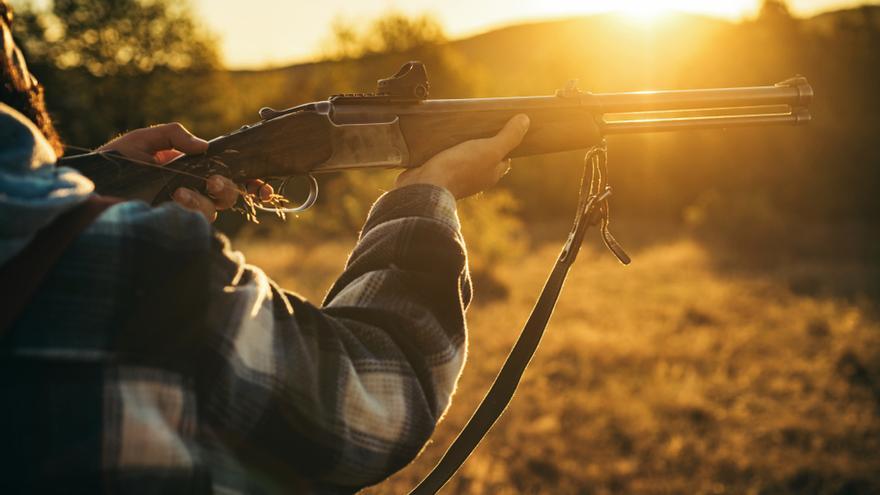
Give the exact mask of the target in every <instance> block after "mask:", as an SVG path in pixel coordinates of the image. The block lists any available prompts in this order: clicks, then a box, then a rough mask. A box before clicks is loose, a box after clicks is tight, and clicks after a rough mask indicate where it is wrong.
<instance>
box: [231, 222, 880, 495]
mask: <svg viewBox="0 0 880 495" xmlns="http://www.w3.org/2000/svg"><path fill="white" fill-rule="evenodd" d="M617 230H618V231H619V232H620V233H621V234H623V233H624V232H627V231H629V232H634V230H631V229H629V228H628V227H619V228H618V229H617ZM655 230H656V229H655ZM563 231H564V227H563V228H561V229H560V232H559V233H557V234H554V238H555V237H558V238H560V239H561V238H562V232H563ZM655 233H656V235H654V234H655ZM541 237H544V235H543V234H542V235H541ZM621 237H623V239H622V240H623V241H624V242H625V241H626V236H623V235H622V236H621ZM646 238H651V239H659V241H656V242H655V241H649V240H646V241H645V242H642V243H641V244H639V243H637V244H636V245H635V248H634V249H632V252H631V254H632V255H633V258H634V262H633V264H632V265H631V266H629V267H625V268H624V267H622V266H620V265H618V264H617V263H616V261H614V260H613V257H612V256H611V255H610V254H609V253H607V252H604V249H603V250H601V251H600V250H599V248H596V247H594V246H597V245H598V244H599V243H598V241H597V239H596V235H595V232H593V233H592V236H591V237H590V240H589V247H588V248H587V249H585V251H584V252H582V254H581V257H580V259H579V260H578V262H577V263H576V265H575V267H574V268H573V270H572V273H571V275H570V279H569V281H568V282H567V286H566V290H565V291H564V293H563V296H562V298H561V300H560V302H559V306H558V308H557V311H556V313H555V315H554V317H553V319H552V320H551V323H550V328H549V329H548V333H547V335H546V336H545V340H544V342H543V343H542V347H541V349H539V351H538V354H537V356H536V358H535V359H534V361H533V363H532V365H531V366H530V368H529V370H528V372H527V374H526V377H525V379H524V382H523V384H522V385H521V387H520V389H519V391H518V393H517V395H516V397H515V398H514V400H513V402H512V404H511V406H510V408H509V409H508V411H507V412H506V413H505V415H504V416H503V417H502V418H501V420H500V421H499V422H498V424H496V426H495V427H494V428H493V430H492V431H491V432H490V434H489V435H488V436H487V438H486V439H485V440H484V441H483V443H482V444H481V445H480V447H479V448H478V449H477V450H476V451H475V452H474V454H473V455H472V457H471V458H470V460H469V461H468V462H467V463H466V464H465V465H464V467H463V468H462V469H461V471H460V472H459V474H458V475H457V476H456V477H455V478H454V479H453V480H452V481H451V482H450V484H449V485H447V488H446V489H445V491H444V493H473V494H489V493H491V494H507V493H510V494H514V493H547V494H550V493H571V494H606V493H636V494H654V493H712V494H721V493H755V494H759V493H840V494H845V493H878V492H880V317H878V312H877V309H878V307H877V304H876V301H877V299H876V297H874V296H872V294H873V293H872V292H871V287H873V286H872V284H873V283H874V281H875V280H878V279H880V277H877V275H878V271H877V267H876V266H875V265H874V264H873V263H872V262H871V261H870V260H866V261H858V260H854V259H852V258H846V260H838V261H829V260H828V259H826V258H821V259H820V258H816V257H800V258H799V257H788V258H786V257H784V256H783V257H781V258H779V259H777V260H776V261H774V263H773V264H772V266H769V267H768V266H763V267H759V268H755V266H754V264H753V263H748V262H746V261H745V258H743V257H742V256H741V255H738V254H737V253H736V249H735V246H732V247H729V248H727V249H720V250H719V249H718V248H717V247H715V248H711V249H710V248H709V247H707V246H708V244H705V243H701V242H698V241H696V240H694V239H693V238H691V237H689V236H687V235H683V234H681V233H680V232H678V231H676V230H674V229H666V230H663V229H659V230H656V231H654V232H651V233H650V235H648V236H646ZM291 244H292V243H287V244H285V246H284V247H283V248H280V249H279V248H278V246H277V244H274V245H273V244H269V243H267V242H265V241H251V242H249V243H246V245H244V246H243V247H244V251H245V253H246V254H247V255H248V256H249V260H250V262H252V263H255V264H257V265H261V266H263V267H264V268H265V269H266V270H267V271H268V273H269V274H270V275H271V276H273V277H274V278H275V279H276V280H278V281H279V282H280V283H281V284H282V285H284V286H286V287H290V288H293V289H296V290H298V291H301V292H302V293H303V294H305V295H306V296H307V297H309V298H311V299H313V300H320V296H321V295H322V294H323V292H324V290H326V288H327V287H328V286H329V284H330V282H331V281H332V279H333V277H335V276H336V275H337V274H338V273H339V271H340V270H341V268H342V265H343V263H344V260H345V257H346V255H347V251H348V249H349V248H350V247H351V243H350V242H338V243H328V244H323V245H320V246H312V247H296V246H291ZM555 244H556V241H554V242H552V243H549V242H548V243H537V244H536V245H535V246H534V248H533V249H530V250H529V254H528V255H527V256H526V257H524V258H522V259H519V260H511V261H510V262H509V264H504V265H501V266H497V267H496V270H495V275H496V277H497V279H498V280H500V281H501V282H502V283H504V284H506V285H507V286H508V287H509V291H507V295H506V296H505V297H504V298H503V299H498V298H495V299H492V298H484V297H481V292H480V287H479V286H477V287H476V299H475V301H474V305H473V306H472V308H471V310H470V312H469V331H470V348H469V359H468V363H467V367H466V369H465V372H464V375H463V376H462V378H461V382H460V384H459V389H458V392H457V394H456V396H455V400H454V403H453V406H452V408H451V409H450V411H449V413H448V415H447V417H446V419H445V420H444V421H443V422H442V423H441V424H440V426H439V427H438V429H437V432H436V434H435V435H434V437H433V440H432V442H431V444H429V446H428V447H427V448H426V449H425V451H424V452H423V453H422V455H421V456H420V457H419V459H417V460H416V461H415V462H414V463H413V464H412V465H410V466H409V467H407V468H406V469H404V470H403V471H401V472H400V473H398V474H397V475H395V476H393V477H392V478H391V479H389V480H388V481H386V482H385V483H383V484H381V485H379V486H378V487H375V488H373V489H369V490H367V493H407V492H408V490H409V489H410V488H412V487H413V486H414V485H415V484H416V482H417V481H418V480H419V479H420V478H421V477H422V476H424V475H425V474H426V472H427V471H428V469H429V468H430V467H431V466H432V465H433V464H434V463H435V462H436V461H437V459H439V457H440V455H441V454H442V452H443V451H444V450H445V448H446V447H447V446H448V444H449V442H450V441H451V440H452V438H453V436H454V435H455V434H456V433H457V432H458V430H459V429H460V428H461V427H462V425H463V424H464V422H465V421H466V420H467V418H468V417H469V416H470V414H471V412H472V411H473V410H474V408H475V407H476V404H477V403H478V401H479V399H480V398H481V397H482V395H483V393H484V392H485V390H486V389H487V388H488V385H489V383H490V382H491V380H492V379H493V377H494V375H495V373H496V372H497V370H498V368H499V367H500V364H501V362H502V360H503V359H504V357H505V356H506V354H507V352H508V350H509V348H510V346H511V344H512V343H513V341H514V339H515V338H516V335H517V332H518V331H519V328H520V326H521V325H522V323H523V322H524V321H525V319H526V317H527V315H528V312H529V310H530V309H531V306H532V304H533V302H534V299H535V297H536V296H537V293H538V291H539V290H540V287H541V285H542V283H543V280H544V277H545V276H546V274H547V272H548V270H549V267H550V265H551V263H552V262H553V260H554V259H555V256H556V254H557V249H558V247H557V246H556V245H555ZM759 265H760V264H759Z"/></svg>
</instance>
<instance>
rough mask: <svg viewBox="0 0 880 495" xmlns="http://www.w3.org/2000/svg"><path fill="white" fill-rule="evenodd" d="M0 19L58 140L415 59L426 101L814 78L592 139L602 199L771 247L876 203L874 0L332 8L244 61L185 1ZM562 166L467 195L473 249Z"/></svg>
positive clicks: (503, 240) (363, 185) (248, 107)
mask: <svg viewBox="0 0 880 495" xmlns="http://www.w3.org/2000/svg"><path fill="white" fill-rule="evenodd" d="M17 19H18V20H17V21H16V23H15V29H16V35H17V37H18V39H19V41H21V42H22V45H23V47H24V49H25V51H26V53H27V54H28V57H29V60H31V63H32V64H33V66H34V70H35V72H36V74H37V75H38V77H40V78H41V80H42V81H43V82H44V84H45V85H46V89H47V95H48V97H49V106H50V109H51V110H52V112H53V114H54V115H55V117H56V119H57V125H58V127H59V129H60V131H61V133H62V136H63V137H64V138H66V139H67V140H68V142H70V143H72V144H77V145H80V146H96V145H98V144H100V143H102V142H104V141H106V140H107V139H108V138H110V137H111V136H112V135H113V134H115V133H118V132H121V131H124V130H127V129H132V128H136V127H140V126H144V125H148V124H151V123H156V122H162V121H171V120H179V121H181V122H183V123H184V124H185V125H187V126H188V127H190V128H191V129H192V130H193V131H195V132H197V133H199V134H201V135H203V136H206V137H208V136H214V135H218V134H221V133H223V132H225V131H228V130H230V129H234V128H237V127H238V126H239V125H241V124H243V123H246V122H252V121H254V120H255V119H256V110H257V109H259V108H260V107H262V106H273V107H279V108H284V107H289V106H293V105H295V104H299V103H302V102H306V101H314V100H318V99H324V98H326V97H327V96H328V95H331V94H334V93H342V92H362V91H370V90H372V89H373V88H374V87H375V81H376V79H378V78H381V77H385V76H388V75H390V74H393V73H394V72H395V71H396V70H397V68H398V67H399V66H400V64H401V63H402V62H404V61H406V60H410V59H421V60H423V61H425V62H426V64H427V66H428V71H429V75H430V78H431V91H432V96H433V97H476V96H510V95H526V94H551V93H552V92H553V91H554V90H555V89H556V88H558V87H561V86H562V85H563V84H564V83H565V81H567V80H569V79H573V78H577V79H579V80H580V86H581V88H582V89H584V90H591V91H594V92H606V91H628V90H644V89H665V88H682V89H684V88H698V87H724V86H741V85H766V84H772V83H773V82H776V81H781V80H783V79H786V78H788V77H790V76H793V75H795V74H798V73H800V74H804V75H806V76H807V77H808V78H809V80H810V82H811V83H812V84H813V86H814V88H815V91H816V100H815V103H814V105H813V107H812V110H813V114H814V121H813V122H812V123H811V124H810V125H809V126H807V127H801V128H791V129H788V128H753V129H730V130H727V131H723V132H722V131H701V132H682V133H674V134H657V135H645V136H626V137H617V136H613V137H611V138H609V144H610V153H611V157H610V159H611V167H612V169H611V173H612V182H613V185H614V186H615V196H616V197H615V210H616V212H617V213H618V214H622V215H625V216H635V217H642V218H646V219H657V220H670V219H672V220H681V219H684V220H685V221H687V222H689V223H691V224H693V225H695V226H701V225H704V226H705V225H710V226H716V227H719V228H722V229H726V230H727V231H729V232H732V233H734V234H736V236H737V237H738V238H743V232H751V233H753V234H754V235H753V237H754V238H755V239H764V240H765V241H763V242H767V241H766V239H769V240H770V241H769V242H776V241H778V240H780V239H782V238H784V236H785V235H786V231H787V230H790V229H797V228H798V226H799V225H801V224H802V223H804V222H831V221H838V220H840V219H847V220H856V221H860V222H862V223H863V224H864V225H871V223H872V222H873V221H875V220H876V216H877V212H878V211H880V208H878V207H880V199H878V198H880V194H878V191H877V185H878V184H880V167H878V166H877V165H880V150H878V147H877V146H876V145H875V142H876V138H875V137H874V134H875V132H876V131H875V122H876V119H877V115H878V112H880V93H878V91H877V88H878V87H880V70H878V69H877V65H876V53H877V51H878V49H880V7H877V6H864V7H858V8H854V9H848V10H844V11H838V12H830V13H826V14H821V15H818V16H815V17H812V18H808V19H801V18H796V17H793V16H792V15H791V14H790V13H789V11H788V9H787V8H786V5H785V3H784V2H783V1H781V0H767V1H765V3H764V6H763V8H762V9H761V10H760V13H759V15H758V16H756V17H755V18H753V19H748V20H744V21H741V22H738V23H732V22H727V21H723V20H718V19H712V18H706V17H701V16H693V15H676V16H669V17H668V18H665V19H661V20H659V21H658V22H657V23H656V24H651V25H645V24H636V23H633V22H629V21H627V20H626V19H624V18H621V17H620V16H615V15H597V16H590V17H586V18H574V19H570V20H562V21H552V22H544V23H535V24H526V25H520V26H512V27H508V28H502V29H498V30H495V31H491V32H489V33H485V34H483V35H479V36H475V37H473V38H469V39H464V40H457V41H449V40H448V39H447V37H446V36H445V35H444V33H443V29H442V26H440V25H439V23H437V21H436V20H434V19H432V18H431V17H425V16H423V17H416V18H408V17H406V16H404V15H401V14H396V13H391V14H389V15H387V16H385V17H383V18H380V19H377V20H375V21H374V22H372V23H363V22H362V21H349V20H345V19H337V21H335V22H334V24H333V26H331V28H330V31H331V34H330V38H329V39H328V41H327V43H326V49H325V54H324V57H325V58H324V59H323V60H320V61H317V62H314V63H309V64H301V65H297V66H291V67H285V68H277V69H269V70H263V71H225V70H223V67H222V66H221V64H220V62H219V56H218V53H217V48H216V41H215V38H214V36H213V35H212V34H211V33H209V32H207V31H206V30H205V29H204V28H202V27H201V26H200V24H199V23H198V22H197V20H195V19H194V18H193V16H192V14H191V12H190V10H189V9H188V8H187V4H186V2H180V1H171V0H110V1H99V0H56V1H54V2H52V3H51V4H49V6H48V7H46V8H38V7H36V6H34V5H33V4H29V3H20V2H19V4H18V9H17ZM580 160H581V154H580V153H563V154H559V155H548V156H542V157H534V158H528V159H521V160H518V161H517V162H515V163H514V171H513V172H512V173H511V174H510V175H509V176H508V177H507V178H506V179H505V180H504V181H503V184H502V185H503V187H502V188H501V191H502V192H501V193H498V194H499V195H489V196H486V197H482V198H477V199H476V200H474V201H472V202H471V203H472V204H473V205H475V206H468V204H467V203H466V205H465V206H464V207H463V210H464V213H463V215H464V216H466V217H471V218H483V220H482V222H483V224H484V225H481V227H480V228H478V229H476V230H478V231H480V232H482V230H492V229H490V227H491V226H493V225H502V224H503V225H506V227H504V228H503V229H502V231H503V232H502V233H501V234H499V236H498V237H499V238H496V239H493V240H492V241H491V242H485V243H483V244H486V245H489V246H496V248H495V249H499V250H501V252H500V253H499V254H498V256H500V255H503V254H504V250H505V249H506V245H507V244H509V245H511V246H517V245H520V243H519V241H518V240H516V237H517V235H515V233H516V232H517V231H518V230H519V229H520V223H519V221H520V220H519V219H522V220H524V221H527V222H540V221H544V220H550V219H557V218H560V219H565V220H567V219H568V217H569V215H570V210H571V209H573V206H574V201H575V195H576V185H577V178H578V177H577V176H578V173H579V169H580ZM391 180H392V179H391V178H390V176H389V175H388V174H376V173H351V174H340V175H336V176H331V177H325V178H322V181H323V186H324V195H323V197H322V198H321V200H319V204H318V205H317V207H316V209H317V210H319V211H320V214H315V213H309V214H306V215H303V216H302V218H301V219H299V220H297V221H293V222H288V225H290V224H293V226H292V227H290V228H294V229H298V230H314V231H322V232H326V233H338V232H340V231H351V232H353V231H355V230H356V229H357V228H358V227H359V225H360V222H361V221H362V219H363V216H364V214H365V212H366V209H367V207H368V206H369V202H370V201H371V200H372V199H373V198H374V197H375V196H376V194H377V192H378V190H380V189H381V188H382V187H387V186H388V185H390V183H391ZM468 208H472V211H473V212H476V211H477V210H479V211H480V212H481V214H479V215H478V214H475V213H474V214H469V213H468V212H467V210H468ZM486 211H488V212H490V213H488V214H486V213H485V212H486ZM514 213H515V215H514ZM496 214H497V216H496ZM496 218H504V219H505V221H504V222H497V221H495V219H496ZM508 220H509V222H508ZM477 223H479V222H477ZM267 228H270V227H267ZM271 228H277V227H271ZM479 235H483V234H482V233H480V234H479ZM489 238H491V236H490V237H489ZM473 239H474V241H473V242H474V243H475V244H480V243H481V240H480V239H481V238H479V237H478V236H477V235H476V234H475V235H474V236H473ZM489 251H491V249H489ZM493 256H495V255H488V256H487V260H489V261H487V263H491V259H492V257H493Z"/></svg>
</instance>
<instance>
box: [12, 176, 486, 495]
mask: <svg viewBox="0 0 880 495" xmlns="http://www.w3.org/2000/svg"><path fill="white" fill-rule="evenodd" d="M281 248H283V246H279V249H281ZM3 283H15V282H14V281H3ZM469 299H470V281H469V278H468V273H467V263H466V255H465V247H464V243H463V240H462V237H461V234H460V231H459V225H458V220H457V217H456V213H455V201H454V198H453V197H452V196H451V194H450V193H449V192H448V191H445V190H443V189H440V188H436V187H433V186H428V185H414V186H409V187H406V188H402V189H399V190H394V191H391V192H389V193H387V194H385V195H384V196H383V197H381V198H380V199H379V200H378V201H377V202H376V204H375V205H374V206H373V208H372V211H371V213H370V215H369V217H368V219H367V222H366V225H365V226H364V228H363V231H362V233H361V236H360V239H359V241H358V243H357V246H356V247H355V249H354V251H353V252H352V254H351V257H350V258H349V260H348V263H347V266H346V268H345V270H344V272H343V273H342V275H341V276H340V278H339V279H338V281H337V282H336V283H335V284H334V285H333V287H332V288H331V289H330V291H329V293H328V295H327V297H326V300H325V301H324V304H323V305H321V306H317V305H314V304H312V303H309V302H308V301H305V300H303V299H302V298H301V297H299V296H297V295H296V294H294V293H292V292H288V291H285V290H283V289H281V288H279V287H278V286H277V285H275V284H274V283H273V282H272V281H271V280H270V279H269V278H267V276H266V275H265V274H264V273H263V272H262V271H261V270H260V269H259V268H256V267H254V266H251V265H247V264H246V263H245V260H244V258H243V256H242V255H241V254H240V253H237V252H234V251H232V250H231V248H230V246H229V244H228V242H227V240H226V239H225V238H224V237H223V236H222V235H220V234H217V233H215V232H214V231H213V230H212V228H211V227H210V226H209V225H208V224H207V223H206V222H205V221H204V219H203V218H202V217H201V216H200V215H198V214H195V213H192V212H188V211H186V210H184V209H182V208H180V207H179V206H177V205H173V204H166V205H163V206H161V207H158V208H150V207H148V206H147V205H145V204H143V203H140V202H127V203H122V204H119V205H116V206H114V207H112V208H110V209H108V210H107V211H106V212H105V213H104V214H102V216H101V217H99V219H98V220H97V221H96V222H95V223H94V224H93V225H91V226H90V227H89V228H88V229H87V230H86V231H85V232H84V233H83V234H82V235H81V236H80V237H79V238H78V239H77V240H76V241H75V242H74V243H73V244H72V246H71V247H70V248H69V249H68V250H67V251H66V252H65V254H64V255H63V256H62V257H61V259H60V260H59V262H58V264H57V266H56V267H55V268H54V269H53V270H52V271H51V272H50V274H49V276H48V277H47V278H46V279H45V281H44V283H43V285H42V286H41V288H40V289H39V291H38V292H37V293H36V295H35V297H34V299H33V300H32V302H31V303H30V304H29V305H28V307H27V308H26V310H25V312H24V313H23V314H22V316H21V318H20V319H19V320H18V321H17V322H16V324H15V325H14V326H13V328H12V329H11V330H10V331H9V332H8V333H7V334H6V335H4V336H3V337H2V339H0V351H2V354H0V355H2V358H0V367H2V373H0V381H2V384H3V388H2V391H3V395H4V400H3V406H2V407H0V427H2V428H3V432H2V438H3V439H4V441H3V445H4V446H3V449H2V452H3V454H2V457H3V458H2V460H0V466H2V468H0V469H2V479H0V493H56V492H57V493H99V492H125V493H163V494H169V493H212V492H213V493H294V492H308V493H312V492H320V493H336V492H343V493H348V492H353V491H356V490H357V489H358V488H360V487H363V486H365V485H369V484H374V483H377V482H379V481H381V480H382V479H384V478H385V477H387V476H389V475H390V474H391V473H393V472H395V471H396V470H398V469H400V468H401V467H403V466H404V465H406V464H407V463H408V462H409V461H410V460H412V459H413V458H414V457H415V456H416V455H417V453H418V452H419V450H420V449H421V447H422V446H423V445H424V444H425V442H426V441H427V440H428V438H429V437H430V435H431V433H432V431H433V429H434V427H435V425H436V423H437V421H438V420H439V419H440V418H441V416H442V415H443V413H444V411H445V409H446V408H447V406H448V405H449V402H450V397H451V395H452V393H453V391H454V389H455V385H456V381H457V379H458V376H459V374H460V371H461V368H462V366H463V363H464V359H465V342H466V338H465V320H464V310H465V307H466V306H467V304H468V301H469Z"/></svg>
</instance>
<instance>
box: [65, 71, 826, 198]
mask: <svg viewBox="0 0 880 495" xmlns="http://www.w3.org/2000/svg"><path fill="white" fill-rule="evenodd" d="M429 88H430V84H429V82H428V75H427V72H426V70H425V66H424V65H423V64H422V63H420V62H409V63H407V64H404V65H403V67H401V69H400V70H399V71H398V72H397V73H396V74H394V75H393V76H392V77H389V78H387V79H381V80H379V82H378V86H377V90H376V92H375V93H371V94H343V95H335V96H331V97H330V98H329V99H328V100H326V101H319V102H314V103H307V104H304V105H300V106H297V107H293V108H289V109H286V110H275V109H271V108H263V109H261V110H260V112H259V113H260V118H261V120H260V121H259V122H256V123H254V124H248V125H245V126H243V127H241V128H240V129H238V130H236V131H233V132H231V133H229V134H226V135H224V136H220V137H217V138H215V139H213V140H211V142H210V146H209V148H208V151H207V152H206V153H204V154H201V155H189V156H182V157H180V158H178V159H176V160H174V161H173V162H171V163H169V164H167V165H166V166H164V167H161V168H160V167H156V166H153V167H149V166H146V165H147V164H143V163H141V164H140V165H142V166H137V165H138V164H135V163H133V162H131V161H130V160H127V159H125V158H123V157H121V156H120V155H114V154H112V153H89V154H86V155H79V156H74V157H71V158H66V159H64V160H63V163H64V164H65V165H69V166H73V167H74V168H77V169H79V170H80V171H81V172H82V173H84V174H85V175H86V176H88V177H89V178H91V179H92V180H93V181H94V182H95V184H96V188H97V192H99V193H101V194H110V195H116V196H124V197H139V198H143V199H153V201H154V202H161V201H165V200H168V199H169V198H170V193H171V192H173V191H174V190H175V189H176V188H177V187H180V186H186V187H191V188H196V189H202V188H203V186H204V178H206V177H208V176H210V175H213V174H221V175H225V176H227V177H230V178H231V179H233V180H234V181H236V182H242V181H245V180H248V179H278V178H280V179H283V180H286V179H287V178H290V177H294V176H309V177H310V178H311V194H310V196H309V199H308V200H306V203H304V204H303V205H301V206H300V207H299V208H290V209H287V211H301V210H303V209H305V208H307V207H309V206H311V204H312V203H314V200H315V199H316V198H317V181H315V180H314V177H312V175H313V174H317V173H322V172H332V171H338V170H346V169H363V168H408V167H417V166H419V165H421V164H422V163H424V162H425V161H426V160H427V159H428V158H430V157H432V156H433V155H435V154H436V153H438V152H440V151H442V150H444V149H446V148H449V147H451V146H453V145H455V144H458V143H461V142H463V141H466V140H470V139H475V138H482V137H488V136H491V135H493V134H495V133H496V132H497V131H498V130H499V129H500V128H501V127H502V126H503V124H504V123H505V122H506V121H507V120H508V119H509V118H511V117H513V116H514V115H516V114H518V113H525V114H528V116H529V118H530V119H531V126H530V127H529V132H528V134H527V135H526V136H525V138H524V139H523V141H522V144H520V146H519V147H517V148H516V149H515V150H513V152H512V153H511V155H510V157H519V156H528V155H537V154H542V153H551V152H557V151H566V150H575V149H587V148H590V147H592V146H594V145H596V144H598V143H596V142H593V141H595V139H596V138H595V132H587V129H589V128H592V127H593V126H592V125H591V121H593V122H595V123H596V124H598V127H599V130H600V133H601V134H603V135H610V134H622V133H633V132H656V131H673V130H686V129H708V128H720V127H735V126H750V125H774V124H795V125H797V124H803V123H805V122H808V121H809V120H810V113H809V110H808V106H809V104H810V101H811V100H812V96H813V90H812V88H811V87H810V85H809V83H808V82H807V80H806V79H805V78H803V77H794V78H791V79H788V80H785V81H783V82H780V83H778V84H775V85H773V86H759V87H740V88H724V89H697V90H688V91H644V92H632V93H604V94H593V93H585V92H581V91H579V90H578V89H577V87H576V85H575V84H574V82H570V83H569V84H568V86H567V87H566V88H565V89H562V90H559V91H557V92H556V94H555V95H552V96H526V97H512V98H473V99H449V100H433V99H429V98H428V95H429ZM108 161H110V162H113V163H115V164H116V166H113V165H112V164H110V163H108ZM126 162H127V163H126ZM123 165H126V166H123ZM129 165H130V166H129ZM282 188H283V186H282ZM280 192H281V191H279V193H280Z"/></svg>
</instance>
